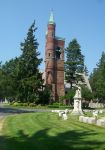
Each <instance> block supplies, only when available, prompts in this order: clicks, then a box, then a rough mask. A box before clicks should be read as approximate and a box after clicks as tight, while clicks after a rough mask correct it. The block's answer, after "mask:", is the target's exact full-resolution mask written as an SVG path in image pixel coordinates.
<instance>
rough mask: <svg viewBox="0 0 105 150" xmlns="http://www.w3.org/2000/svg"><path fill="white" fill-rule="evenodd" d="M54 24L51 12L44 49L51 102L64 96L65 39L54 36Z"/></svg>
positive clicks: (47, 84)
mask: <svg viewBox="0 0 105 150" xmlns="http://www.w3.org/2000/svg"><path fill="white" fill-rule="evenodd" d="M55 28H56V24H55V22H54V17H53V13H52V12H51V14H50V18H49V21H48V27H47V33H46V47H45V74H46V75H45V78H46V79H45V80H46V81H45V82H46V86H47V87H49V89H50V90H51V96H52V98H51V99H52V100H53V101H58V100H59V97H60V96H64V93H65V89H64V44H65V39H63V38H61V37H57V36H55Z"/></svg>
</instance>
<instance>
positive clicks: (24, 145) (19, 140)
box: [0, 128, 105, 150]
mask: <svg viewBox="0 0 105 150" xmlns="http://www.w3.org/2000/svg"><path fill="white" fill-rule="evenodd" d="M48 132H50V128H46V129H43V130H40V131H38V132H36V133H35V134H33V135H32V136H29V135H28V134H25V133H24V132H23V130H19V132H18V133H17V135H16V137H4V136H0V150H96V149H97V150H98V149H100V150H104V148H105V142H101V141H99V139H97V141H94V140H92V139H90V138H89V137H92V136H95V135H97V137H98V134H97V133H95V132H91V131H90V132H88V131H85V132H84V131H83V132H80V131H75V130H72V131H68V132H64V133H59V134H58V135H56V136H50V135H48ZM93 139H94V138H93Z"/></svg>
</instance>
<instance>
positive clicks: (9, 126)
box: [0, 112, 105, 150]
mask: <svg viewBox="0 0 105 150" xmlns="http://www.w3.org/2000/svg"><path fill="white" fill-rule="evenodd" d="M0 132H1V134H0V150H54V149H56V150H70V149H71V150H77V149H78V150H104V149H105V128H104V127H98V126H96V125H90V124H85V123H81V122H79V121H78V117H76V116H71V115H70V114H68V120H63V119H62V118H60V117H59V116H58V113H51V112H35V113H23V114H15V115H12V116H8V117H6V119H5V120H4V122H3V127H2V130H1V131H0Z"/></svg>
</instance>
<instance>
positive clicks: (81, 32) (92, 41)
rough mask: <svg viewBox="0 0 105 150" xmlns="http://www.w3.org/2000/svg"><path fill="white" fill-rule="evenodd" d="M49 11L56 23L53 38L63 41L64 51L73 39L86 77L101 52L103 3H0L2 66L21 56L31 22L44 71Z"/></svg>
mask: <svg viewBox="0 0 105 150" xmlns="http://www.w3.org/2000/svg"><path fill="white" fill-rule="evenodd" d="M51 9H53V13H54V20H55V22H56V36H60V37H63V38H65V48H66V47H67V46H68V43H69V42H70V41H72V39H73V38H76V39H77V41H78V43H79V44H80V46H81V52H82V54H83V55H84V56H85V64H86V66H87V68H88V70H89V73H91V72H92V71H93V68H95V67H96V64H97V63H98V62H99V59H100V58H101V54H102V52H103V51H104V52H105V0H0V61H2V63H5V62H6V61H9V60H10V59H12V58H15V57H18V56H20V55H21V50H20V43H21V42H24V39H25V38H26V36H27V32H28V29H29V27H30V26H31V24H32V23H33V21H34V20H35V22H36V27H37V28H38V29H37V31H36V32H35V36H36V38H37V40H38V43H39V48H38V51H39V52H40V57H41V58H43V63H42V64H41V65H40V69H42V70H44V57H45V33H46V30H47V23H48V20H49V16H50V12H51Z"/></svg>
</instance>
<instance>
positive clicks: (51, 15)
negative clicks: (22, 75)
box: [48, 11, 55, 24]
mask: <svg viewBox="0 0 105 150" xmlns="http://www.w3.org/2000/svg"><path fill="white" fill-rule="evenodd" d="M48 23H49V24H55V22H54V15H53V11H51V13H50V18H49V21H48Z"/></svg>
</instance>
